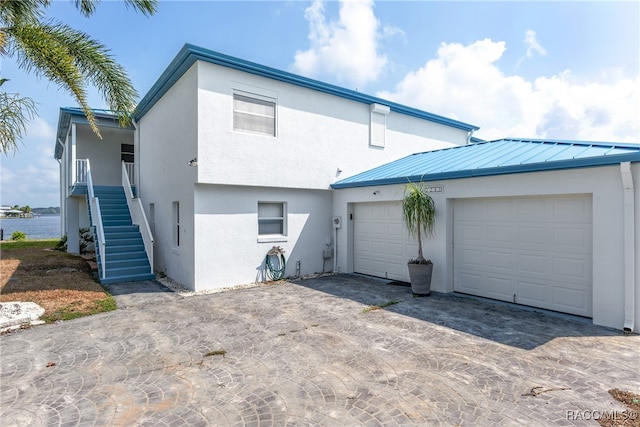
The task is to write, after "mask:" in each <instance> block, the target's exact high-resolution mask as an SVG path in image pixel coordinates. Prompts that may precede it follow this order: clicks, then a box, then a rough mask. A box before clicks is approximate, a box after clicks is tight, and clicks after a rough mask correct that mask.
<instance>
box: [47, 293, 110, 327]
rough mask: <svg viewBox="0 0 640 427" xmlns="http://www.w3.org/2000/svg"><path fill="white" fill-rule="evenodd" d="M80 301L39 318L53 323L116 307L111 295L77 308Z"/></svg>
mask: <svg viewBox="0 0 640 427" xmlns="http://www.w3.org/2000/svg"><path fill="white" fill-rule="evenodd" d="M80 304H82V301H77V302H74V303H71V304H69V305H67V306H65V307H62V308H61V309H58V310H56V311H55V312H54V313H53V314H46V315H44V316H42V317H41V318H40V320H44V321H45V322H46V323H53V322H55V321H56V320H71V319H77V318H78V317H84V316H90V315H92V314H98V313H104V312H107V311H113V310H115V309H116V300H115V299H113V297H112V296H111V295H107V297H106V298H104V299H101V300H97V301H95V302H94V303H93V304H92V306H91V307H89V308H85V309H79V308H78V306H79V305H80Z"/></svg>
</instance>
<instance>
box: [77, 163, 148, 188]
mask: <svg viewBox="0 0 640 427" xmlns="http://www.w3.org/2000/svg"><path fill="white" fill-rule="evenodd" d="M123 163H124V167H125V169H126V170H127V175H128V176H129V182H133V183H135V182H136V180H135V168H134V163H127V162H123ZM88 170H89V160H88V159H76V173H75V181H74V182H72V183H71V185H78V184H87V171H88Z"/></svg>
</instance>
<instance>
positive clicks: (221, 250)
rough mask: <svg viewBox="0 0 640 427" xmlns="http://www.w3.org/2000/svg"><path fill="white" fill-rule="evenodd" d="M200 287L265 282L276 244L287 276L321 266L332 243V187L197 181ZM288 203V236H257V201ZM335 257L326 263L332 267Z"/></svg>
mask: <svg viewBox="0 0 640 427" xmlns="http://www.w3.org/2000/svg"><path fill="white" fill-rule="evenodd" d="M195 194H196V195H195V199H196V204H195V210H196V213H195V235H196V246H195V278H194V283H193V285H192V284H187V285H188V286H189V287H192V288H195V289H196V290H204V289H214V288H220V287H226V286H231V285H238V284H246V283H253V282H260V281H264V280H266V279H265V265H264V260H265V256H266V254H267V252H268V251H269V250H270V249H271V248H272V247H273V246H280V247H281V248H283V249H284V250H285V257H286V260H287V267H286V271H285V276H294V275H295V274H296V262H297V261H300V274H301V275H306V274H310V273H318V272H322V271H323V249H325V248H326V247H327V243H329V244H331V243H332V230H333V229H332V228H331V223H330V218H331V191H330V190H296V189H283V188H265V187H239V186H219V185H197V186H196V191H195ZM260 201H261V202H284V203H286V206H287V215H286V218H287V235H286V237H284V238H282V239H277V240H276V241H268V242H259V241H258V202H260ZM332 266H333V260H332V259H329V260H327V261H326V262H325V264H324V267H325V270H326V271H331V269H332Z"/></svg>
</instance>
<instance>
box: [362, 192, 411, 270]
mask: <svg viewBox="0 0 640 427" xmlns="http://www.w3.org/2000/svg"><path fill="white" fill-rule="evenodd" d="M353 227H354V245H353V246H354V248H353V252H354V257H353V262H354V265H353V269H354V271H355V272H356V273H363V274H370V275H372V276H377V277H384V278H387V279H392V280H401V281H405V282H408V281H409V271H408V270H407V261H408V260H409V258H415V257H416V256H417V255H418V244H417V243H416V242H415V239H411V238H409V236H408V233H407V231H406V228H405V226H404V223H403V220H402V205H401V204H400V202H390V203H358V204H356V205H355V207H354V212H353Z"/></svg>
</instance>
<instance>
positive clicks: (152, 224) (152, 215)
mask: <svg viewBox="0 0 640 427" xmlns="http://www.w3.org/2000/svg"><path fill="white" fill-rule="evenodd" d="M149 228H150V229H151V235H152V236H155V235H156V204H155V203H149Z"/></svg>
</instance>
